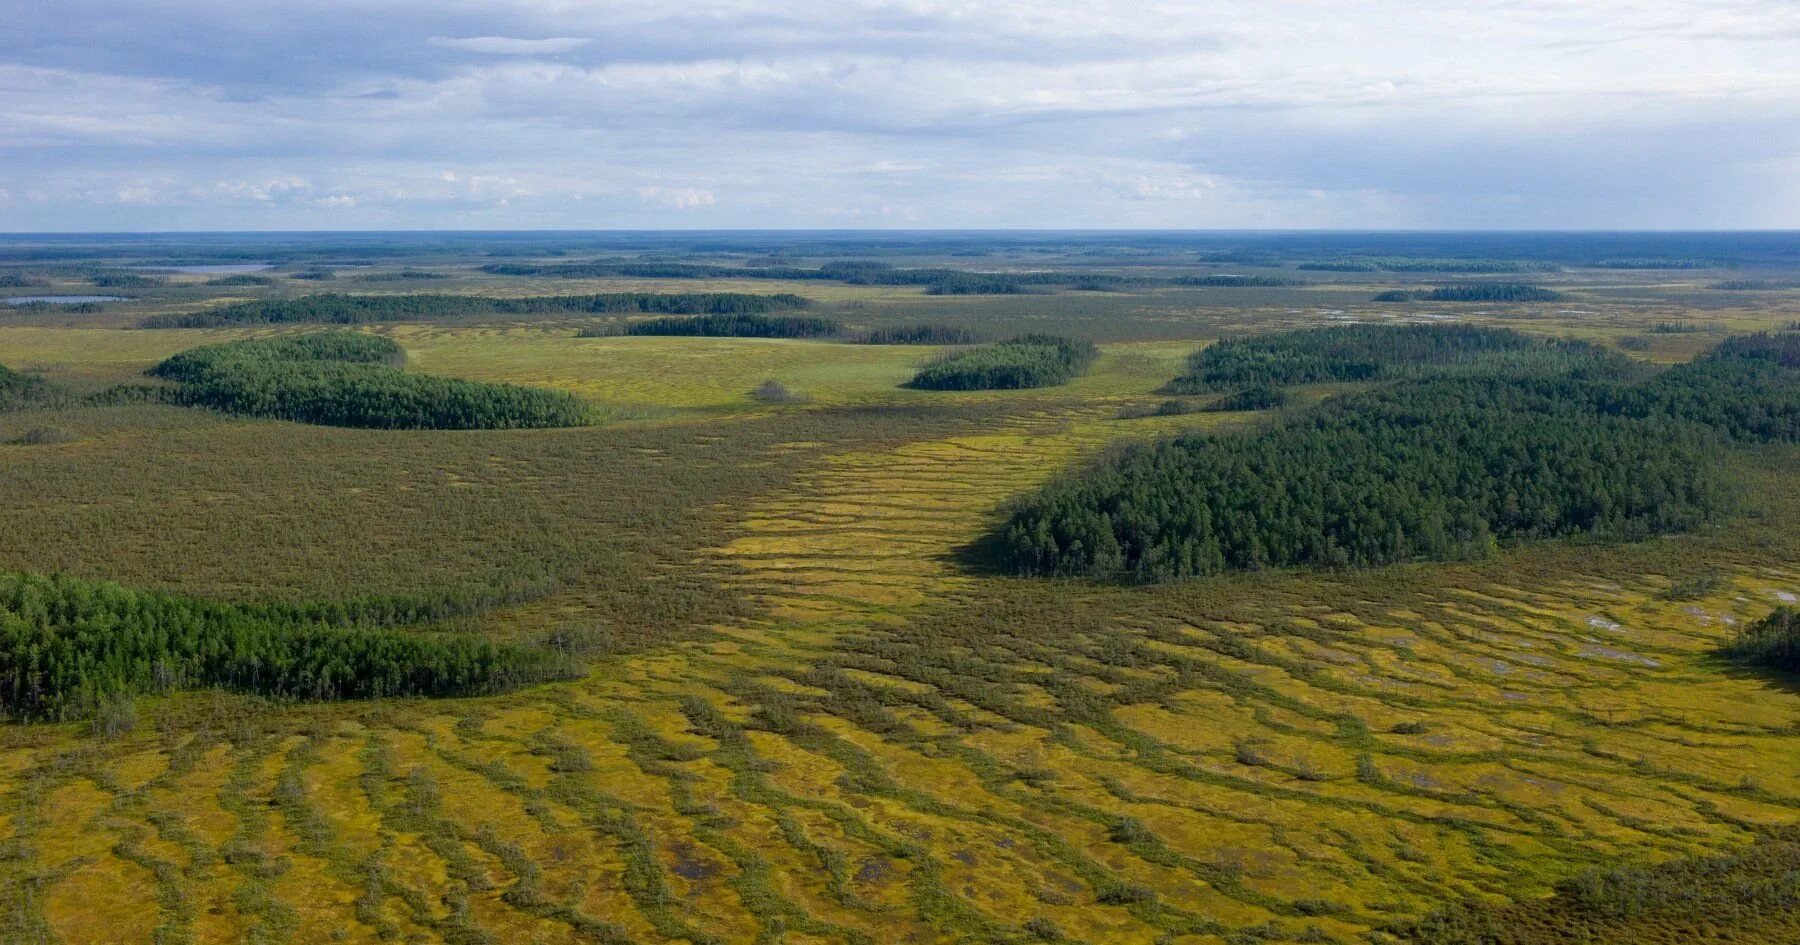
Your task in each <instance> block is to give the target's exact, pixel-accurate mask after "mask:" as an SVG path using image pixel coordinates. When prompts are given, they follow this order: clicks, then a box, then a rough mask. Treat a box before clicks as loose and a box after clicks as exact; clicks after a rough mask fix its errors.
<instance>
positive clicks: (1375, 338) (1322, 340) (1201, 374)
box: [1166, 325, 1604, 394]
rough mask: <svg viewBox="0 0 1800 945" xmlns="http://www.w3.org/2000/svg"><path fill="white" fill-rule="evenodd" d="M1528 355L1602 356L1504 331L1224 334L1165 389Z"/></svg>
mask: <svg viewBox="0 0 1800 945" xmlns="http://www.w3.org/2000/svg"><path fill="white" fill-rule="evenodd" d="M1523 352H1533V353H1534V354H1535V355H1536V356H1537V357H1541V358H1543V359H1545V360H1553V361H1555V362H1556V363H1557V365H1558V366H1559V367H1560V366H1561V365H1562V363H1563V362H1564V361H1565V360H1566V358H1567V357H1568V356H1570V355H1574V356H1576V357H1580V358H1598V357H1602V356H1604V355H1603V353H1602V352H1601V351H1600V350H1599V349H1598V348H1594V347H1592V346H1588V345H1582V344H1579V343H1559V342H1550V341H1539V340H1536V339H1533V338H1530V337H1528V336H1526V335H1522V334H1519V333H1518V332H1515V331H1509V330H1506V329H1501V328H1483V327H1478V326H1474V325H1333V326H1329V327H1324V328H1305V329H1301V330H1299V331H1289V332H1282V333H1280V334H1265V335H1248V336H1243V337H1236V338H1223V339H1220V340H1219V341H1217V342H1215V343H1213V344H1211V345H1209V346H1207V347H1205V348H1202V349H1200V350H1199V351H1196V352H1195V353H1194V354H1193V355H1192V356H1191V357H1189V358H1188V364H1187V371H1186V372H1185V373H1183V374H1182V375H1181V376H1179V377H1177V378H1175V379H1174V380H1173V381H1171V382H1169V384H1168V385H1167V387H1166V390H1167V391H1168V392H1169V393H1177V394H1202V393H1210V392H1213V391H1219V390H1228V389H1231V388H1236V387H1245V386H1278V387H1279V386H1288V385H1292V384H1318V383H1326V382H1341V381H1370V380H1378V379H1388V378H1394V377H1405V376H1418V375H1420V374H1423V373H1426V372H1440V371H1443V370H1446V369H1449V368H1452V367H1458V366H1466V365H1472V364H1476V363H1478V362H1491V361H1493V360H1494V359H1495V358H1496V357H1497V356H1499V355H1502V354H1516V353H1523Z"/></svg>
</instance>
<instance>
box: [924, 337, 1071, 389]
mask: <svg viewBox="0 0 1800 945" xmlns="http://www.w3.org/2000/svg"><path fill="white" fill-rule="evenodd" d="M1098 353H1099V352H1098V351H1097V350H1096V349H1095V348H1094V346H1093V345H1092V344H1091V343H1088V342H1085V341H1074V340H1071V339H1068V338H1058V337H1054V336H1051V335H1020V336H1019V337H1017V338H1012V339H1008V340H1006V341H1002V342H998V343H996V344H991V345H983V346H981V347H979V348H968V349H966V350H962V351H957V352H955V353H953V354H948V355H945V356H944V357H941V358H939V359H937V360H935V361H932V362H931V363H929V364H927V365H925V366H924V367H922V368H920V369H919V372H918V373H917V374H915V375H913V379H912V381H911V382H910V385H909V386H911V387H916V388H918V389H920V390H1020V389H1025V388H1031V387H1052V386H1055V385H1057V384H1066V383H1068V382H1069V381H1071V380H1073V379H1074V378H1076V377H1078V376H1079V375H1081V374H1082V373H1083V372H1085V371H1086V370H1087V369H1088V366H1089V365H1091V364H1093V363H1094V358H1095V357H1096V356H1098Z"/></svg>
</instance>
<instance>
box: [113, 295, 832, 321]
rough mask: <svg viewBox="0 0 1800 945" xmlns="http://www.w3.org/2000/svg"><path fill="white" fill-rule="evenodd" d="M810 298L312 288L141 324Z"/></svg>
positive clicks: (707, 305) (651, 308) (799, 302)
mask: <svg viewBox="0 0 1800 945" xmlns="http://www.w3.org/2000/svg"><path fill="white" fill-rule="evenodd" d="M811 304H812V302H811V300H809V299H806V298H804V297H802V296H798V295H792V294H789V293H777V294H773V295H756V294H752V293H746V292H674V293H659V292H611V293H605V294H599V295H539V296H523V297H519V298H501V297H496V296H486V295H447V294H441V293H427V292H420V293H413V294H405V295H341V294H336V293H319V294H315V295H303V296H300V297H298V298H291V299H261V300H257V301H252V302H237V303H234V304H231V305H225V306H221V307H219V308H214V309H208V310H206V311H201V312H185V313H177V314H170V315H156V316H152V317H151V318H149V319H147V320H146V321H145V322H144V325H145V327H148V328H215V327H220V326H228V325H275V324H292V323H323V324H335V325H362V324H371V323H377V322H398V321H422V320H426V319H434V318H471V317H478V316H484V315H565V314H566V315H605V314H624V315H731V314H755V313H762V312H774V311H783V310H788V309H797V308H806V307H808V306H809V305H811Z"/></svg>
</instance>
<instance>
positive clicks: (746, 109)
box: [0, 0, 1800, 231]
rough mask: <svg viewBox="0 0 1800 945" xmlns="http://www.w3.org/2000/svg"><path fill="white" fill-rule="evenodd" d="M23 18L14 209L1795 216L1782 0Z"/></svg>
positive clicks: (1042, 1) (1052, 223) (770, 219)
mask: <svg viewBox="0 0 1800 945" xmlns="http://www.w3.org/2000/svg"><path fill="white" fill-rule="evenodd" d="M1427 6H1429V7H1430V8H1429V9H1426V7H1427ZM12 7H13V9H11V10H9V11H8V12H7V14H6V20H7V23H6V27H5V29H4V30H0V231H20V230H76V229H79V230H132V229H139V230H142V229H151V230H163V229H285V228H309V229H357V228H392V229H400V228H516V227H528V228H540V227H541V228H560V227H575V228H613V227H628V228H638V227H671V228H726V227H998V226H1037V227H1183V228H1185V227H1371V228H1377V227H1408V228H1489V227H1504V228H1720V229H1727V228H1782V227H1794V226H1797V225H1800V4H1796V3H1794V2H1792V0H1717V2H1705V0H1694V2H1659V0H1633V2H1629V3H1627V2H1618V0H1579V2H1564V0H1513V2H1504V0H1494V2H1469V3H1439V4H1435V5H1424V4H1417V3H1410V2H1408V3H1400V2H1386V0H1361V2H1355V3H1351V2H1333V3H1324V2H1319V3H1308V2H1279V3H1273V2H1263V3H1256V2H1243V3H1229V4H1195V3H1159V2H1144V0H1136V2H1115V0H1075V2H1063V0H1029V2H1022V0H985V2H979V3H977V2H958V3H943V2H934V0H899V2H889V3H868V2H853V0H823V2H811V0H803V2H773V0H761V2H735V0H674V2H671V0H655V2H647V0H607V2H577V0H479V2H465V0H429V2H413V0H310V2H306V3H294V2H280V3H277V2H269V0H233V2H229V3H225V2H220V3H202V2H194V0H57V2H54V3H30V4H26V3H23V2H19V3H14V4H12Z"/></svg>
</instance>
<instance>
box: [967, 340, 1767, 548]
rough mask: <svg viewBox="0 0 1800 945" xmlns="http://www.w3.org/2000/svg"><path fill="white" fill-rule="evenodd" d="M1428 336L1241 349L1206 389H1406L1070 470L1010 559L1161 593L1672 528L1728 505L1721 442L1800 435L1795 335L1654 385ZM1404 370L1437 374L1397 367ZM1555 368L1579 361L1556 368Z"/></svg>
mask: <svg viewBox="0 0 1800 945" xmlns="http://www.w3.org/2000/svg"><path fill="white" fill-rule="evenodd" d="M1423 330H1424V331H1425V332H1427V333H1428V335H1436V337H1422V336H1421V335H1420V328H1419V327H1418V326H1405V327H1398V328H1395V327H1374V326H1370V327H1360V326H1359V328H1357V329H1355V330H1351V329H1321V330H1314V331H1306V332H1293V333H1288V334H1283V335H1274V336H1268V337H1267V338H1262V339H1247V340H1245V341H1243V342H1240V343H1238V344H1237V345H1236V348H1237V350H1236V351H1235V352H1233V351H1229V350H1228V351H1227V352H1226V353H1224V354H1221V355H1219V356H1216V357H1215V358H1213V359H1210V360H1209V361H1208V362H1207V363H1205V364H1203V365H1202V368H1203V370H1202V371H1201V372H1200V375H1199V376H1200V377H1201V378H1205V377H1207V376H1209V375H1208V373H1207V372H1208V371H1217V372H1220V373H1222V374H1225V375H1228V376H1231V377H1233V378H1234V380H1235V379H1238V378H1242V379H1246V380H1247V379H1252V378H1254V379H1257V380H1261V381H1263V382H1266V383H1274V384H1286V383H1299V382H1304V381H1306V380H1326V379H1331V380H1362V379H1372V378H1376V377H1380V376H1383V372H1384V371H1385V372H1387V376H1402V377H1408V376H1410V379H1407V380H1403V381H1402V382H1400V383H1397V384H1393V385H1390V386H1386V387H1382V388H1378V389H1376V390H1373V391H1369V392H1366V393H1361V394H1355V395H1349V396H1345V397H1340V398H1336V399H1334V400H1331V401H1328V402H1326V404H1324V405H1323V406H1321V407H1320V408H1318V409H1316V410H1314V411H1311V412H1309V413H1306V414H1303V415H1301V416H1299V417H1297V418H1294V419H1292V420H1289V421H1285V422H1279V423H1277V424H1275V425H1273V426H1270V427H1265V428H1262V429H1259V430H1256V431H1252V432H1248V433H1242V434H1228V435H1216V436H1186V437H1181V438H1178V439H1174V440H1170V441H1166V442H1163V443H1158V444H1153V445H1149V446H1140V447H1134V448H1129V449H1127V450H1125V451H1123V452H1121V453H1119V454H1117V455H1115V456H1112V457H1109V458H1107V459H1105V460H1103V461H1101V462H1100V463H1098V464H1097V465H1095V466H1093V467H1090V468H1088V469H1086V470H1083V471H1081V472H1079V473H1077V474H1074V475H1070V476H1067V477H1064V478H1063V479H1061V480H1058V481H1056V482H1053V483H1052V484H1050V485H1049V486H1046V487H1045V488H1043V489H1042V490H1040V491H1038V492H1037V493H1035V494H1032V495H1029V496H1027V497H1024V498H1023V499H1021V500H1019V501H1018V502H1016V503H1015V504H1013V505H1012V506H1011V507H1010V508H1009V509H1008V511H1007V521H1006V522H1005V524H1004V525H1003V526H1002V527H1001V529H1000V530H999V532H998V533H997V534H996V536H995V538H996V541H995V547H996V548H997V551H998V555H999V558H1000V561H1001V563H1002V564H1003V565H1004V566H1005V567H1007V568H1008V569H1010V570H1012V571H1015V572H1018V573H1021V574H1043V575H1079V576H1087V577H1098V578H1123V579H1129V580H1167V579H1171V578H1180V577H1189V576H1194V575H1204V574H1214V573H1218V572H1222V571H1231V570H1245V569H1258V568H1268V567H1288V566H1294V565H1314V566H1327V567H1344V566H1361V565H1378V564H1385V563H1390V562H1396V561H1408V560H1423V559H1448V558H1463V557H1474V556H1479V555H1483V554H1486V553H1487V552H1488V551H1489V550H1491V549H1492V548H1493V547H1494V546H1495V545H1496V544H1497V543H1499V542H1502V541H1512V540H1518V539H1530V538H1551V537H1559V536H1566V535H1590V536H1594V537H1598V538H1610V539H1617V538H1635V537H1642V536H1648V535H1653V534H1662V533H1667V532H1676V531H1682V530H1685V529H1688V528H1691V527H1693V526H1695V525H1697V524H1699V523H1701V522H1705V521H1709V520H1712V519H1715V518H1718V517H1720V516H1721V515H1723V514H1725V513H1726V512H1728V511H1729V510H1730V508H1731V506H1732V493H1733V490H1732V489H1731V487H1730V484H1729V483H1728V482H1727V481H1726V479H1725V477H1724V473H1723V472H1722V470H1721V465H1720V463H1719V462H1718V461H1717V458H1716V453H1717V450H1718V448H1719V443H1720V441H1722V440H1723V441H1726V442H1730V441H1741V442H1795V441H1796V440H1800V371H1797V370H1796V368H1795V367H1794V362H1795V358H1796V349H1797V348H1800V335H1796V334H1794V333H1782V334H1779V335H1756V336H1745V337H1740V338H1734V339H1730V340H1728V341H1727V342H1726V343H1725V344H1723V345H1721V346H1720V347H1719V349H1718V350H1716V351H1714V352H1712V353H1711V354H1709V355H1707V356H1704V357H1702V358H1699V359H1697V360H1695V361H1694V362H1692V363H1690V364H1687V365H1681V366H1678V367H1675V368H1671V369H1668V370H1665V371H1662V372H1661V373H1658V374H1654V375H1652V376H1649V377H1644V376H1642V372H1641V371H1640V370H1639V369H1637V368H1636V367H1635V366H1634V365H1632V364H1630V363H1629V362H1626V361H1625V360H1624V359H1622V358H1618V357H1617V356H1612V355H1607V354H1606V353H1604V352H1602V351H1600V350H1599V349H1586V348H1584V347H1583V346H1575V345H1567V344H1562V345H1557V344H1553V343H1550V342H1537V341H1533V340H1531V339H1529V338H1526V337H1525V336H1512V337H1505V336H1506V335H1507V334H1509V333H1504V332H1501V333H1499V334H1498V335H1496V334H1489V333H1488V332H1489V331H1492V330H1470V329H1460V328H1453V327H1447V328H1438V327H1436V326H1425V328H1424V329H1423ZM1383 333H1386V334H1387V336H1388V337H1389V339H1390V343H1389V344H1387V345H1383V344H1381V343H1380V341H1379V339H1380V337H1381V335H1382V334H1383ZM1208 350H1209V351H1210V350H1213V349H1208ZM1384 350H1385V351H1387V352H1390V354H1388V355H1387V356H1383V355H1382V352H1383V351H1384ZM1246 352H1254V354H1253V355H1247V354H1246ZM1496 352H1501V353H1503V354H1502V355H1501V356H1498V357H1495V356H1494V355H1495V354H1496ZM1407 353H1410V355H1409V354H1407ZM1204 356H1205V352H1202V353H1201V355H1200V356H1197V357H1196V361H1200V360H1202V358H1203V357H1204ZM1411 357H1420V358H1425V359H1427V360H1426V361H1425V362H1424V363H1429V364H1437V365H1442V366H1444V367H1443V369H1442V370H1440V371H1438V372H1435V373H1433V372H1430V371H1426V372H1420V371H1417V370H1415V369H1411V368H1408V369H1407V370H1404V371H1401V370H1398V369H1397V367H1396V366H1395V365H1397V364H1399V363H1407V362H1409V361H1410V358H1411ZM1557 364H1563V365H1565V366H1566V369H1565V370H1560V371H1546V370H1542V368H1545V367H1547V366H1554V365H1557ZM1384 365H1386V366H1385V367H1384ZM1531 368H1537V369H1538V370H1531Z"/></svg>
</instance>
